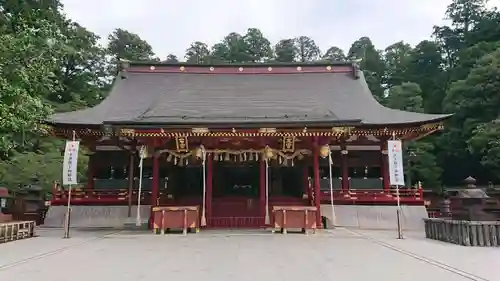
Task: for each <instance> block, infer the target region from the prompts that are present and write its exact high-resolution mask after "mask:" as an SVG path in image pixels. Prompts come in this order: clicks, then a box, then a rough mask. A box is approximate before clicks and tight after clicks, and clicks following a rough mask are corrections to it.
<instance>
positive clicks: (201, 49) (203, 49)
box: [185, 41, 210, 64]
mask: <svg viewBox="0 0 500 281" xmlns="http://www.w3.org/2000/svg"><path fill="white" fill-rule="evenodd" d="M209 56H210V52H209V51H208V46H207V44H205V43H203V42H200V41H196V42H194V43H192V44H191V46H189V48H188V49H187V50H186V55H185V58H186V62H188V63H199V64H203V63H208V62H209V60H210V58H209Z"/></svg>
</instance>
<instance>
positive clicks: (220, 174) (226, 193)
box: [211, 162, 264, 228]
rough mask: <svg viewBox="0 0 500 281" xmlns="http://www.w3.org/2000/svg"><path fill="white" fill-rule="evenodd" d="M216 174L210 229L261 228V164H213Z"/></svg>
mask: <svg viewBox="0 0 500 281" xmlns="http://www.w3.org/2000/svg"><path fill="white" fill-rule="evenodd" d="M213 173H214V177H213V198H212V218H211V225H212V226H214V227H230V228H231V227H238V228H240V227H259V226H261V225H262V223H263V219H264V218H263V217H262V210H261V207H260V206H261V204H260V199H259V197H260V185H259V178H260V173H259V163H258V162H247V163H231V162H214V168H213Z"/></svg>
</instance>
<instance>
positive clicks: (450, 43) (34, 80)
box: [0, 0, 500, 187]
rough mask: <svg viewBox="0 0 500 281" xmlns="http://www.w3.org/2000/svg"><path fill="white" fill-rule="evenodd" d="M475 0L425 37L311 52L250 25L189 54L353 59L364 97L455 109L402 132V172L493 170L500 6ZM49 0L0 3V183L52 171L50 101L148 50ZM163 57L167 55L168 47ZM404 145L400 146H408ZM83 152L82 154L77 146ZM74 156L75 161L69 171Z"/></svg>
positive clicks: (105, 82) (102, 81) (429, 109)
mask: <svg viewBox="0 0 500 281" xmlns="http://www.w3.org/2000/svg"><path fill="white" fill-rule="evenodd" d="M485 2H486V1H484V0H453V1H452V3H451V4H450V5H449V7H448V9H447V11H446V15H445V17H446V18H447V19H448V20H449V24H448V25H444V26H436V27H434V29H433V30H430V31H429V32H432V35H433V39H432V40H424V41H422V42H420V43H419V44H417V45H416V46H410V45H408V44H406V43H405V42H401V41H400V42H395V43H394V44H392V45H390V46H387V47H386V48H382V49H378V48H377V47H376V46H375V45H374V44H373V42H372V41H371V39H370V38H369V37H361V38H359V39H358V40H356V41H355V42H353V44H352V45H351V47H350V49H349V50H348V52H347V53H344V51H343V50H341V49H340V48H338V47H335V46H331V47H330V48H328V49H326V51H325V52H324V54H323V55H321V54H322V52H321V50H320V48H319V47H318V45H317V44H316V43H315V42H314V40H313V39H312V38H310V37H308V36H299V37H297V38H285V39H282V40H280V41H279V42H277V43H276V44H275V45H274V46H273V47H271V42H270V41H269V40H268V39H267V38H266V37H265V35H264V34H263V33H262V32H261V31H260V30H259V29H256V28H249V29H248V30H247V31H246V33H245V34H239V33H236V32H232V33H229V34H228V35H227V36H225V37H224V38H222V40H221V41H220V42H218V43H216V44H215V45H213V46H208V45H207V44H205V43H203V42H200V41H196V42H194V43H192V44H191V46H189V48H188V49H187V50H186V53H185V60H186V61H187V62H189V63H199V64H217V63H246V62H256V63H257V62H296V61H300V62H310V61H318V60H322V61H332V62H333V61H346V60H357V61H358V62H359V65H360V67H361V68H362V70H363V72H364V75H365V77H366V80H367V83H368V86H369V88H370V89H371V91H372V93H373V95H374V97H375V98H376V99H377V100H378V101H380V102H381V103H382V104H384V105H386V106H388V107H391V108H394V109H400V110H408V111H413V112H424V113H443V112H450V113H455V115H454V116H453V118H452V119H451V120H450V121H449V122H448V123H447V124H446V130H445V131H444V133H442V134H440V135H436V136H434V137H431V138H426V139H425V140H418V141H415V142H411V143H407V144H406V146H407V149H408V151H409V152H410V153H409V154H408V155H405V157H406V158H407V159H406V160H407V161H409V162H411V165H410V167H409V169H408V170H407V176H409V177H410V178H411V179H412V181H413V183H415V182H416V181H422V182H424V184H426V185H430V186H433V187H438V186H439V184H440V181H441V180H442V181H443V182H444V183H445V184H450V185H456V184H459V183H461V181H462V179H463V178H465V177H467V176H469V175H472V176H475V177H476V178H478V180H479V182H488V181H490V180H500V178H498V176H497V175H499V174H500V173H499V172H500V170H499V168H500V152H499V151H500V146H499V145H498V143H497V141H496V140H497V139H498V138H499V136H500V126H499V125H498V124H500V121H498V120H499V118H500V116H499V111H498V108H500V96H499V95H498V89H500V70H499V69H500V50H499V48H500V12H498V11H497V10H495V9H488V8H487V7H486V5H485ZM61 9H62V5H61V3H60V1H58V0H48V1H31V0H17V1H14V0H7V1H3V2H1V3H0V182H1V181H3V182H4V183H5V184H7V185H9V186H12V185H16V184H18V183H23V182H26V181H27V180H28V179H29V178H30V177H31V176H32V175H33V174H35V173H36V174H38V175H39V176H40V177H42V182H43V183H44V186H46V187H47V186H50V182H51V181H52V180H55V179H58V178H60V170H61V167H60V165H61V159H62V158H61V157H62V156H61V152H60V149H61V147H62V145H63V142H62V141H61V140H53V139H49V138H45V137H42V136H41V135H40V128H39V126H38V123H39V121H40V120H42V119H44V118H45V117H46V116H47V115H48V114H50V113H51V112H54V111H55V112H64V111H70V110H76V109H82V108H86V107H89V106H94V105H96V104H97V103H99V102H100V101H101V100H102V99H103V98H104V97H105V95H106V93H107V92H108V90H109V88H110V84H111V81H112V79H113V77H114V76H115V74H116V72H117V67H116V65H117V63H118V60H120V59H126V60H133V61H135V60H148V61H151V60H153V61H155V60H156V61H159V59H158V58H157V57H156V55H155V54H154V52H153V48H152V47H151V45H150V44H149V43H148V42H146V41H145V40H143V39H142V38H140V36H139V35H138V34H134V33H132V32H130V31H127V30H124V29H120V28H117V29H115V30H114V31H113V32H112V34H110V35H109V36H108V46H107V47H106V48H104V47H103V46H101V45H100V44H99V37H98V36H97V35H96V34H94V33H93V32H92V31H90V30H87V29H85V28H84V27H82V26H80V25H79V24H78V23H75V22H73V21H71V20H70V19H68V18H66V16H65V15H64V14H63V13H62V10H61ZM165 61H166V62H178V61H179V58H177V57H176V56H175V55H172V54H170V55H168V56H167V57H166V59H165ZM410 155H412V156H410ZM81 160H82V161H85V157H84V156H82V157H81ZM84 167H86V165H85V164H84V163H83V162H82V165H80V168H81V169H80V172H81V173H82V175H81V177H82V179H83V178H84V175H83V173H84V172H85V171H84Z"/></svg>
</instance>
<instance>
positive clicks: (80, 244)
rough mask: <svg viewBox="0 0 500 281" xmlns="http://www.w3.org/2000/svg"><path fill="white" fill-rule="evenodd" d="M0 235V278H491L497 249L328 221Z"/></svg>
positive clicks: (499, 255)
mask: <svg viewBox="0 0 500 281" xmlns="http://www.w3.org/2000/svg"><path fill="white" fill-rule="evenodd" d="M38 234H39V235H40V237H37V238H32V239H27V240H19V241H15V242H10V243H5V244H0V280H2V281H3V280H6V281H10V280H37V281H67V280H72V281H83V280H85V281H88V280H92V281H101V280H102V281H113V280H119V281H128V280H130V281H132V280H133V281H142V280H155V279H156V280H160V278H161V279H164V280H166V279H169V280H196V281H199V280H202V278H205V279H206V280H214V281H215V280H217V281H219V280H238V281H239V280H249V281H250V280H252V281H254V280H264V281H268V280H273V281H279V280H287V281H288V280H301V281H305V280H306V279H313V280H354V281H356V280H384V281H396V280H397V281H401V280H405V281H411V280H419V281H421V280H429V281H430V280H446V281H454V280H481V281H484V280H500V271H499V270H496V268H495V266H496V267H498V265H499V264H500V249H498V248H466V247H462V246H456V245H449V244H444V243H440V242H436V241H430V240H425V239H423V238H422V237H421V235H419V234H415V233H405V239H403V240H398V239H395V236H396V234H395V233H393V232H383V231H359V230H349V229H335V230H330V231H322V232H319V233H317V234H315V235H312V234H311V235H308V236H305V235H302V234H288V235H281V234H274V235H273V234H271V233H270V232H264V231H243V230H240V231H229V230H213V231H202V232H200V233H198V234H189V235H188V236H181V235H177V234H171V235H167V236H154V235H152V234H151V233H150V232H133V231H113V230H107V229H100V230H85V231H84V230H74V231H73V232H72V238H70V239H61V236H62V230H59V229H41V230H39V231H38Z"/></svg>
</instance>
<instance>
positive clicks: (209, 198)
mask: <svg viewBox="0 0 500 281" xmlns="http://www.w3.org/2000/svg"><path fill="white" fill-rule="evenodd" d="M206 161H207V194H206V196H205V208H206V209H205V210H206V218H207V226H211V225H210V224H211V223H212V194H213V192H212V190H213V155H212V154H211V153H209V154H207V160H206Z"/></svg>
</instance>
